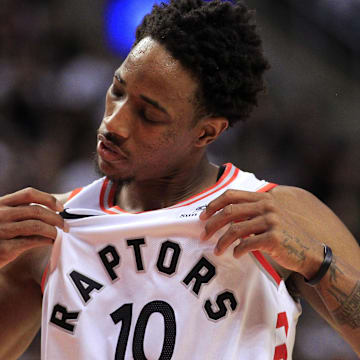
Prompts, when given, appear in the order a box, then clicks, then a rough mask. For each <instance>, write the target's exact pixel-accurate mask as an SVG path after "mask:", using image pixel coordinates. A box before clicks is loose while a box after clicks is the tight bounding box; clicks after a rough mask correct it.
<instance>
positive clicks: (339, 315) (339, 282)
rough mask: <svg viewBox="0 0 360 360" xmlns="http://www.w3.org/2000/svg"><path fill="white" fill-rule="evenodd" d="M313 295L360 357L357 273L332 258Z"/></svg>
mask: <svg viewBox="0 0 360 360" xmlns="http://www.w3.org/2000/svg"><path fill="white" fill-rule="evenodd" d="M316 291H317V292H318V294H319V296H320V297H321V299H322V301H323V303H324V305H325V306H326V308H327V310H328V312H329V314H330V315H331V317H332V319H333V321H334V324H335V326H336V327H337V329H338V331H340V332H341V333H342V334H343V336H344V338H345V339H346V340H347V341H348V342H349V343H350V344H351V345H352V347H353V348H354V350H355V351H357V353H358V354H359V355H360V271H358V270H356V269H355V268H354V267H352V266H350V265H349V264H347V263H345V262H344V261H342V259H341V258H339V257H337V256H336V255H334V257H333V261H332V264H331V265H330V268H329V271H328V272H327V274H326V276H325V277H324V278H323V279H322V280H321V281H320V283H319V284H318V285H316Z"/></svg>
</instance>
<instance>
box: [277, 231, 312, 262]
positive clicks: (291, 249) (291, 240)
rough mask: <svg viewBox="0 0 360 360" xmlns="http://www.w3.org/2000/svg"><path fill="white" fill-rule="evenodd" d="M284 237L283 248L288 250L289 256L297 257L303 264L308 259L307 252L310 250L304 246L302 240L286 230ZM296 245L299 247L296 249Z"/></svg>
mask: <svg viewBox="0 0 360 360" xmlns="http://www.w3.org/2000/svg"><path fill="white" fill-rule="evenodd" d="M283 235H284V239H283V241H282V246H283V247H284V248H285V249H286V250H287V253H288V255H295V257H296V258H297V259H298V261H299V262H303V261H304V260H305V258H306V255H305V251H306V250H309V248H308V247H307V246H305V245H304V244H302V243H301V241H300V239H298V238H297V237H294V236H292V235H291V234H289V233H288V232H287V231H286V230H283ZM295 244H297V245H298V246H297V247H295V246H294V245H295Z"/></svg>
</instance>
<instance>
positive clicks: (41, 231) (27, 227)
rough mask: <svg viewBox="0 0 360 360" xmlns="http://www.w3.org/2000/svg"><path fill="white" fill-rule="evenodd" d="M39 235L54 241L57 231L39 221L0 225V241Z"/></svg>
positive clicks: (53, 227)
mask: <svg viewBox="0 0 360 360" xmlns="http://www.w3.org/2000/svg"><path fill="white" fill-rule="evenodd" d="M35 235H40V236H43V237H47V238H49V239H53V240H55V239H56V236H57V230H56V228H55V226H51V225H48V224H45V223H44V222H42V221H40V220H24V221H18V222H14V223H7V224H2V226H1V228H0V239H2V240H7V239H14V238H16V237H23V236H35Z"/></svg>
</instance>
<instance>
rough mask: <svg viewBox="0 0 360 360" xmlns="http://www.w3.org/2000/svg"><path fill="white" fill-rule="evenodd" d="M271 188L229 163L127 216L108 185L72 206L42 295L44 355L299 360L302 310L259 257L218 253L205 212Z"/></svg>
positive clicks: (103, 182)
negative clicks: (196, 189) (198, 186)
mask: <svg viewBox="0 0 360 360" xmlns="http://www.w3.org/2000/svg"><path fill="white" fill-rule="evenodd" d="M272 187H273V185H272V184H269V183H267V182H265V181H260V180H257V179H256V178H255V176H254V175H252V174H249V173H246V172H242V171H240V170H239V169H237V168H236V167H235V166H233V165H231V164H226V169H225V171H224V174H223V175H222V176H221V178H220V179H219V181H218V182H217V183H216V184H215V185H214V186H212V187H211V188H209V189H207V190H205V191H203V192H202V193H200V194H198V195H195V196H192V197H191V198H189V199H187V200H185V201H182V202H181V203H179V204H176V205H174V206H171V207H168V208H164V209H160V210H154V211H147V212H141V213H137V214H131V213H127V212H125V211H124V210H122V209H120V208H119V207H117V206H113V203H112V200H113V198H114V194H115V184H112V183H111V181H109V180H108V179H106V178H103V179H99V180H97V181H95V182H94V183H92V184H90V185H88V186H87V187H85V188H83V189H82V190H81V191H80V192H78V193H77V194H76V195H75V196H73V197H72V198H71V199H70V200H69V201H68V202H67V204H66V208H69V210H68V212H69V213H76V214H87V215H93V216H91V217H85V218H80V219H73V220H66V222H67V224H68V226H69V231H68V232H63V231H61V230H58V236H57V238H56V241H55V244H54V247H53V251H52V256H51V260H50V265H49V271H48V275H47V282H46V285H45V289H44V298H43V316H42V359H48V360H56V359H61V360H68V359H74V360H75V359H76V360H79V359H86V360H91V359H116V360H119V359H135V360H145V359H147V360H153V359H161V360H168V359H174V360H185V359H186V360H212V359H213V360H233V359H241V360H245V359H251V360H256V359H259V360H260V359H261V360H266V359H269V360H274V359H275V360H280V359H291V356H292V348H293V344H294V338H295V327H296V323H297V319H298V317H299V314H300V306H299V304H298V303H296V302H295V301H294V300H293V299H292V297H291V296H290V295H289V293H288V291H287V289H286V286H285V283H284V281H283V280H282V279H281V278H280V277H279V275H278V274H277V273H276V272H275V271H274V269H273V268H272V267H271V266H270V264H269V263H268V262H267V261H266V260H265V258H264V257H263V256H262V254H261V253H260V252H258V251H255V252H253V253H250V254H247V255H244V256H243V257H241V258H240V259H235V258H234V257H233V256H232V251H233V248H234V246H235V245H233V246H231V247H230V248H229V249H228V250H227V251H226V252H225V253H224V254H223V255H221V256H214V255H213V251H214V246H215V244H216V242H217V240H218V238H219V236H220V235H221V234H222V233H223V232H218V233H217V234H215V235H214V236H213V237H212V238H211V239H210V240H208V241H205V242H204V241H200V234H201V232H202V231H203V229H204V222H203V221H201V220H199V214H200V213H201V211H202V210H203V209H204V208H205V206H206V204H208V203H209V202H210V201H211V200H213V199H215V198H216V197H218V196H219V195H220V194H221V193H223V192H224V191H226V190H227V189H241V190H246V191H267V190H268V189H270V188H272Z"/></svg>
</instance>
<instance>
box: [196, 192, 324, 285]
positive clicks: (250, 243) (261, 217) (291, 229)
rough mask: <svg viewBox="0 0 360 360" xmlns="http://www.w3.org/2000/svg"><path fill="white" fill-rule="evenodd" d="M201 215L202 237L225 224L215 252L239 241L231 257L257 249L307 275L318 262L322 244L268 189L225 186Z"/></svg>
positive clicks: (281, 264)
mask: <svg viewBox="0 0 360 360" xmlns="http://www.w3.org/2000/svg"><path fill="white" fill-rule="evenodd" d="M200 219H201V220H204V221H207V222H206V225H205V231H204V233H203V234H202V240H207V239H209V238H210V237H211V236H212V235H214V233H215V232H216V231H218V230H220V229H221V228H223V227H225V226H227V225H228V229H227V230H226V231H225V233H224V234H223V235H222V236H221V237H220V239H219V241H218V243H217V245H216V247H215V251H214V252H215V255H221V254H223V253H224V252H225V250H226V249H227V248H228V247H229V246H230V245H231V244H232V243H234V242H236V241H239V244H238V245H236V246H235V247H234V251H233V255H234V257H236V258H239V257H240V256H242V255H244V254H245V253H247V252H250V251H254V250H260V251H263V252H265V253H267V254H269V255H270V256H271V257H272V258H273V259H274V260H275V261H276V262H277V263H278V264H279V265H280V266H282V267H284V268H286V269H288V270H292V271H296V272H299V273H301V274H302V275H303V276H305V277H307V278H309V277H311V276H312V274H313V273H314V272H316V269H317V264H321V261H322V257H323V248H322V244H321V243H320V242H318V241H316V240H314V239H312V238H310V237H309V236H308V234H307V233H306V231H305V230H303V229H301V228H300V227H299V225H298V224H297V223H296V222H295V221H294V220H293V218H292V217H291V213H290V212H289V211H286V210H285V209H284V206H281V205H280V204H279V202H277V201H276V198H275V196H274V195H272V194H271V193H257V192H248V191H241V190H227V191H226V192H224V193H223V194H222V195H220V196H219V197H218V198H217V199H215V200H213V201H211V202H210V203H209V204H208V206H207V208H206V210H204V211H203V212H202V213H201V214H200ZM318 266H320V265H318ZM314 269H315V270H314Z"/></svg>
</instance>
